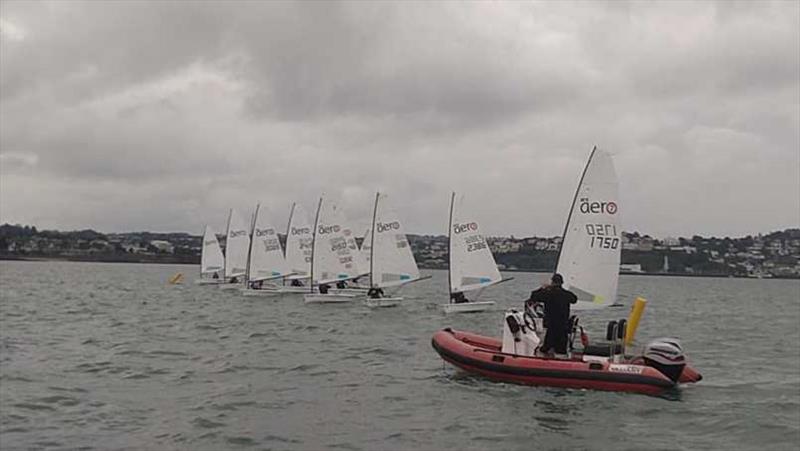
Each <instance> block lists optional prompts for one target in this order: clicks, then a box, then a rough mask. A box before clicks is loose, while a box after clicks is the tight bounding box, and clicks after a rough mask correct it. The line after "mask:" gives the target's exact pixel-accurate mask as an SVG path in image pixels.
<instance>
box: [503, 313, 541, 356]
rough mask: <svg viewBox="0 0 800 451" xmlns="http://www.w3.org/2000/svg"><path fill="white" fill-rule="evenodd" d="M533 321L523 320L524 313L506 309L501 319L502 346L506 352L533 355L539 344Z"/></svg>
mask: <svg viewBox="0 0 800 451" xmlns="http://www.w3.org/2000/svg"><path fill="white" fill-rule="evenodd" d="M535 327H536V325H535V323H531V322H530V321H526V320H525V315H524V314H522V313H520V312H518V311H516V310H514V309H511V310H506V314H505V320H504V321H503V348H502V352H504V353H506V354H516V355H524V356H529V357H530V356H533V355H534V354H535V353H536V348H537V347H538V346H539V337H538V336H537V335H536V330H535Z"/></svg>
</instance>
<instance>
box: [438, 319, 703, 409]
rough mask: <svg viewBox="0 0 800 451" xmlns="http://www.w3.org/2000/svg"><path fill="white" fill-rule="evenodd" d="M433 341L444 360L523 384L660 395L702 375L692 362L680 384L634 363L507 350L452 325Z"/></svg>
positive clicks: (488, 338) (486, 338)
mask: <svg viewBox="0 0 800 451" xmlns="http://www.w3.org/2000/svg"><path fill="white" fill-rule="evenodd" d="M431 344H432V345H433V348H434V349H435V350H436V352H437V353H439V355H440V356H441V357H442V359H444V360H445V361H447V362H448V363H450V364H452V365H454V366H456V367H458V368H460V369H462V370H464V371H467V372H469V373H473V374H478V375H481V376H484V377H487V378H489V379H492V380H497V381H502V382H511V383H517V384H523V385H541V386H550V387H563V388H577V389H592V390H606V391H622V392H632V393H643V394H649V395H657V394H660V393H663V392H664V391H665V390H669V389H672V388H675V387H676V386H677V385H678V383H682V382H695V381H697V380H699V379H700V375H699V373H697V372H696V371H695V370H694V369H691V368H690V367H688V366H687V367H686V370H688V371H684V373H686V374H682V375H681V379H680V380H679V381H678V383H676V382H673V381H672V380H670V379H669V378H668V377H667V376H665V375H664V374H662V373H661V372H660V371H658V370H656V369H655V368H653V367H650V366H647V365H644V364H639V363H634V362H633V361H627V362H620V363H611V362H607V361H596V360H595V359H592V361H591V362H584V361H583V360H582V357H581V356H580V355H576V356H573V358H572V359H571V360H558V359H552V358H542V357H527V356H520V355H514V354H506V353H503V352H501V342H500V340H498V339H495V338H490V337H484V336H481V335H477V334H472V333H468V332H460V331H455V330H452V329H444V330H440V331H439V332H436V333H435V334H434V335H433V339H432V341H431ZM685 379H686V380H685ZM688 379H692V380H688Z"/></svg>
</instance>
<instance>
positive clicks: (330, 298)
mask: <svg viewBox="0 0 800 451" xmlns="http://www.w3.org/2000/svg"><path fill="white" fill-rule="evenodd" d="M355 298H356V295H355V294H318V293H314V294H306V295H305V296H303V300H304V301H305V303H306V304H334V303H335V304H339V303H342V302H352V301H353V300H355Z"/></svg>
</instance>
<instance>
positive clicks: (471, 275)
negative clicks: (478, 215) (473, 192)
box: [448, 193, 502, 293]
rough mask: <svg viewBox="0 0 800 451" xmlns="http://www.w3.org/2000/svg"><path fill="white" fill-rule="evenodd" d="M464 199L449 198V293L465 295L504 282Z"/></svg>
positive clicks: (461, 197) (454, 195)
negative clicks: (465, 206)
mask: <svg viewBox="0 0 800 451" xmlns="http://www.w3.org/2000/svg"><path fill="white" fill-rule="evenodd" d="M463 205H464V196H463V195H461V196H458V197H456V193H453V194H452V195H451V196H450V230H449V233H448V235H449V237H450V292H451V293H463V292H465V291H471V290H478V289H481V288H485V287H488V286H490V285H494V284H496V283H497V282H500V281H501V280H502V276H501V275H500V271H498V269H497V263H496V262H495V260H494V256H493V255H492V251H491V250H490V249H489V245H488V244H487V243H486V238H484V236H483V234H482V233H481V229H480V226H479V225H478V221H476V220H475V217H474V216H472V215H471V214H470V213H469V212H467V211H465V210H464V207H463Z"/></svg>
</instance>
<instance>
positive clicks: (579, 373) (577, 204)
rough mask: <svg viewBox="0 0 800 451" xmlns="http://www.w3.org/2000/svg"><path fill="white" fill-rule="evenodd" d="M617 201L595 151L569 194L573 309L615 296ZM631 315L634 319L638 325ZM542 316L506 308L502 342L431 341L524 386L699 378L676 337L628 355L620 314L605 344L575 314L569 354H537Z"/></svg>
mask: <svg viewBox="0 0 800 451" xmlns="http://www.w3.org/2000/svg"><path fill="white" fill-rule="evenodd" d="M618 202H619V201H618V194H617V179H616V174H615V172H614V166H613V163H612V162H611V157H610V156H609V155H608V154H607V153H606V152H604V151H602V150H599V149H597V148H594V149H593V150H592V153H591V154H590V155H589V161H588V162H587V163H586V167H585V169H584V171H583V175H582V176H581V181H580V183H579V185H578V189H577V191H576V193H575V198H574V199H573V203H572V208H571V210H570V214H569V217H568V219H567V225H566V227H565V233H564V240H563V243H562V249H561V252H560V255H559V260H558V266H557V268H558V269H557V271H558V272H559V273H561V274H562V275H563V276H564V279H565V283H564V285H565V288H568V289H570V290H571V291H573V292H574V293H575V294H576V295H577V296H578V304H576V310H578V309H597V308H602V307H606V306H609V305H611V304H612V303H613V302H614V299H615V297H616V291H617V279H618V274H619V255H620V254H619V252H620V251H619V249H620V239H619V238H620V236H619V234H620V233H621V230H620V223H619V203H618ZM634 313H635V311H632V314H631V319H630V321H631V323H632V324H634V323H635V322H638V317H636V319H634V318H635V317H634ZM640 313H641V311H640V312H639V314H640ZM540 321H541V319H539V318H536V315H535V314H533V315H532V314H531V313H530V312H529V311H527V310H526V311H525V312H524V313H520V312H518V311H516V310H509V311H507V312H506V314H505V318H504V321H503V338H502V340H500V339H497V338H491V337H485V336H481V335H478V334H473V333H470V332H464V331H458V330H454V329H451V328H447V329H444V330H440V331H439V332H436V333H435V334H434V336H433V338H432V340H431V344H432V346H433V348H434V349H435V350H436V352H437V353H438V354H439V355H440V356H441V357H442V359H443V360H445V361H446V362H449V363H451V364H453V365H454V366H456V367H458V368H461V369H462V370H464V371H467V372H469V373H474V374H478V375H481V376H484V377H488V378H490V379H493V380H497V381H503V382H512V383H518V384H525V385H544V386H552V387H566V388H580V389H595V390H610V391H625V392H635V393H645V394H659V393H662V392H664V391H665V390H669V389H672V388H674V387H677V386H678V385H679V384H684V383H693V382H698V381H700V380H701V379H702V376H701V375H700V373H699V372H697V371H696V370H695V369H694V368H692V367H691V366H690V365H689V364H688V359H687V358H686V356H685V354H684V351H683V348H682V346H681V344H680V342H679V341H678V340H677V339H673V338H668V339H658V340H654V341H651V342H650V343H648V344H647V345H646V346H645V347H644V349H643V351H642V352H641V353H640V354H637V355H631V354H629V353H627V352H626V351H627V349H626V346H628V345H630V344H632V340H633V336H632V333H633V332H632V331H630V330H628V322H627V321H626V320H624V319H623V320H620V321H618V322H617V321H612V322H610V323H609V324H608V328H607V331H606V340H607V342H605V343H600V344H589V342H588V338H587V339H586V341H584V336H583V329H582V328H580V326H578V322H577V319H576V317H573V318H571V319H570V326H568V327H569V330H570V333H569V335H568V338H567V342H568V350H569V354H568V355H567V357H566V358H564V359H558V358H553V357H547V356H541V355H538V354H537V353H536V351H535V350H536V349H537V345H538V344H539V343H540V342H541V340H543V338H544V337H543V336H542V335H543V334H542V332H543V330H542V328H541V327H540V326H539V324H540ZM576 336H581V340H580V341H581V344H583V348H582V349H580V348H579V349H575V348H574V347H573V342H574V340H575V337H576Z"/></svg>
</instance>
